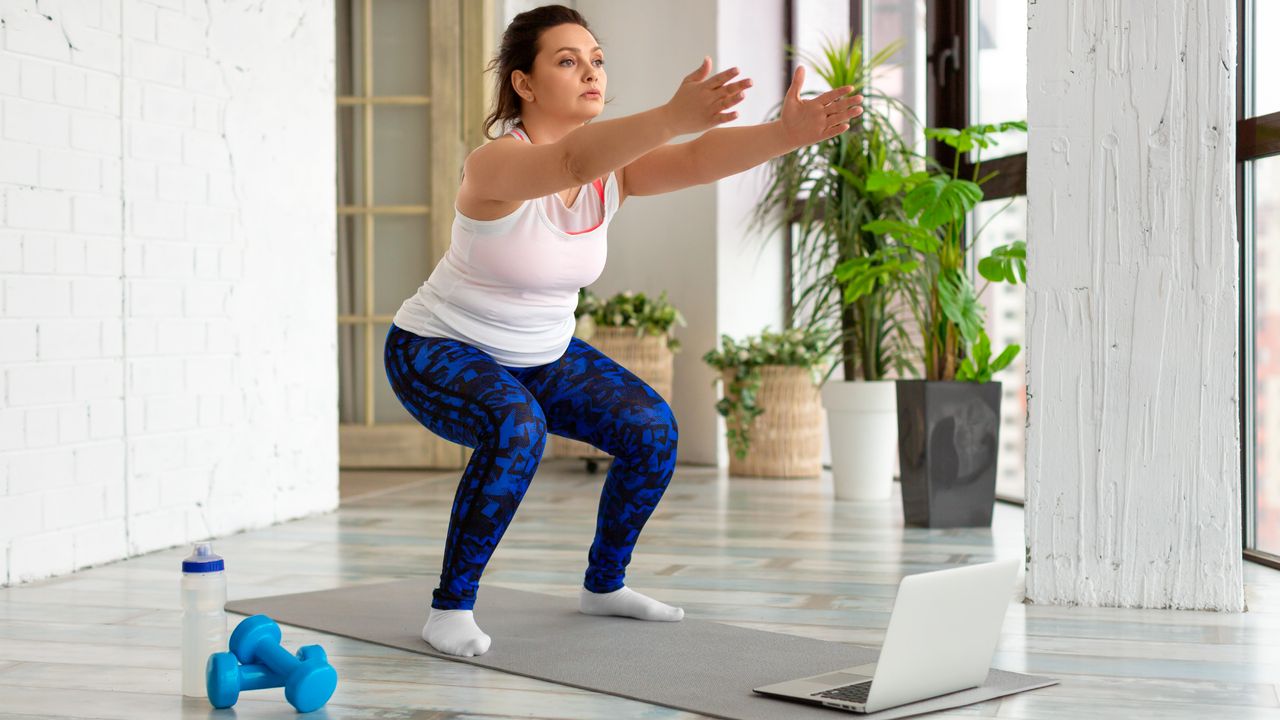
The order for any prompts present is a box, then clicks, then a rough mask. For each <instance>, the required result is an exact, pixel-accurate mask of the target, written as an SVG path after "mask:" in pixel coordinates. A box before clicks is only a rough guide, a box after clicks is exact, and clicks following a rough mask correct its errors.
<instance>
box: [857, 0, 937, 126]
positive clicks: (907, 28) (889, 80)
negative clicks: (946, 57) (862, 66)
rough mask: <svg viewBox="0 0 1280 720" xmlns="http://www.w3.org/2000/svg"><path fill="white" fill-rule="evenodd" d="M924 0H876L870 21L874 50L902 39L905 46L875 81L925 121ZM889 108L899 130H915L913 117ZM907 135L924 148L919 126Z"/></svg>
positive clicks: (876, 74)
mask: <svg viewBox="0 0 1280 720" xmlns="http://www.w3.org/2000/svg"><path fill="white" fill-rule="evenodd" d="M924 19H925V3H924V0H873V2H872V3H871V10H870V18H869V25H868V27H869V28H870V33H869V36H870V40H871V53H872V54H873V55H874V54H875V53H878V52H880V51H881V50H883V49H884V48H885V47H887V46H888V45H890V44H892V43H895V42H898V41H901V42H902V43H903V45H902V48H901V49H900V50H898V52H896V53H894V54H893V55H892V56H890V57H889V58H888V60H887V61H886V62H885V64H884V65H882V66H881V67H880V69H879V70H877V71H876V72H875V75H874V84H875V86H876V87H877V88H878V89H879V91H880V92H881V93H883V94H885V95H888V96H889V97H893V98H896V99H898V100H899V101H901V102H902V104H904V105H906V106H907V107H908V108H910V109H911V111H912V112H914V113H915V114H916V116H917V117H918V118H919V119H920V122H924V120H925V118H926V117H927V115H926V113H925V90H926V88H925V72H926V69H927V68H926V64H925V26H924ZM886 112H887V113H888V114H889V115H890V116H891V117H895V118H896V122H895V124H896V125H897V127H898V132H899V133H903V134H904V137H905V134H906V133H908V132H909V131H912V125H911V123H910V121H909V120H908V119H907V118H906V117H905V116H904V115H903V114H901V113H897V112H889V111H888V109H886ZM911 134H912V137H907V138H906V139H907V140H908V141H909V142H911V143H912V144H913V145H914V146H915V147H916V148H917V149H922V148H923V145H922V143H923V140H924V133H923V132H921V131H920V130H919V129H918V128H917V129H915V130H914V131H912V132H911Z"/></svg>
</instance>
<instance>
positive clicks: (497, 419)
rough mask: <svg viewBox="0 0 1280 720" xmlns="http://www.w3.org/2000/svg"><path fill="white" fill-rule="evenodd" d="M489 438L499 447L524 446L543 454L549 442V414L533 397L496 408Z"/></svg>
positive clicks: (500, 448)
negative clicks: (547, 414)
mask: <svg viewBox="0 0 1280 720" xmlns="http://www.w3.org/2000/svg"><path fill="white" fill-rule="evenodd" d="M492 417H493V427H492V428H491V433H490V434H491V437H490V438H489V439H490V440H491V441H492V442H493V443H494V444H495V445H496V446H497V448H498V450H499V451H501V450H503V449H510V448H513V447H524V448H527V449H528V450H529V451H531V452H536V454H538V455H539V456H541V454H542V451H543V450H544V449H545V447H546V444H547V416H546V414H545V413H544V412H543V410H542V406H541V405H540V404H538V401H537V400H535V399H534V398H533V397H529V398H528V399H527V400H526V401H523V402H512V403H507V404H504V405H502V406H500V407H497V408H494V410H493V412H492Z"/></svg>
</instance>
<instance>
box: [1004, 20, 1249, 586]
mask: <svg viewBox="0 0 1280 720" xmlns="http://www.w3.org/2000/svg"><path fill="white" fill-rule="evenodd" d="M1028 20H1029V26H1030V30H1029V36H1028V43H1027V45H1028V48H1030V50H1029V53H1028V55H1029V57H1028V74H1027V95H1028V101H1029V118H1030V133H1029V137H1028V139H1029V142H1030V150H1029V158H1028V182H1027V185H1028V187H1027V190H1028V203H1029V218H1028V242H1027V248H1028V263H1029V269H1028V281H1029V282H1028V293H1027V338H1028V353H1029V358H1028V360H1029V362H1028V369H1027V385H1028V387H1027V393H1028V397H1029V408H1028V426H1027V506H1026V507H1027V516H1026V522H1027V537H1028V550H1027V555H1028V562H1029V567H1028V573H1027V597H1028V598H1029V599H1030V600H1031V601H1033V602H1038V603H1056V604H1081V605H1108V606H1141V607H1154V608H1160V607H1171V608H1204V609H1215V610H1227V611H1239V610H1241V609H1242V608H1243V605H1244V596H1243V587H1242V578H1241V572H1242V569H1241V530H1240V450H1239V441H1240V438H1239V435H1238V423H1239V391H1238V387H1237V384H1236V375H1237V361H1238V347H1237V324H1238V323H1237V317H1238V307H1239V305H1238V303H1239V298H1238V289H1237V283H1236V278H1237V267H1238V265H1237V257H1238V256H1237V252H1236V237H1235V208H1234V175H1233V173H1234V151H1235V143H1236V140H1235V131H1234V128H1235V123H1234V117H1235V72H1236V65H1235V48H1236V18H1235V7H1234V5H1233V4H1231V3H1221V2H1218V0H1177V1H1176V2H1169V1H1167V0H1135V1H1134V2H1129V3H1064V2H1040V3H1034V4H1032V5H1031V6H1030V13H1029V18H1028Z"/></svg>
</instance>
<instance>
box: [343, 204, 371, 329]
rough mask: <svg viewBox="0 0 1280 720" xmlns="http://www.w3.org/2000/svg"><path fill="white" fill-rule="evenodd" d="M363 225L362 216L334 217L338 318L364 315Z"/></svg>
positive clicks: (366, 307) (365, 308) (365, 307)
mask: <svg viewBox="0 0 1280 720" xmlns="http://www.w3.org/2000/svg"><path fill="white" fill-rule="evenodd" d="M364 222H365V221H364V218H363V217H360V216H356V215H347V216H343V217H340V218H338V250H337V254H338V257H337V266H338V314H339V315H364V314H366V313H367V312H368V307H369V303H367V302H365V271H364V268H365V261H364V256H365V247H364V236H365V230H364ZM376 286H377V285H376V283H375V287H376Z"/></svg>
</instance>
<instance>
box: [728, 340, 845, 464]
mask: <svg viewBox="0 0 1280 720" xmlns="http://www.w3.org/2000/svg"><path fill="white" fill-rule="evenodd" d="M720 343H721V344H720V347H719V348H716V349H714V350H710V351H708V352H707V353H706V354H705V355H703V357H702V360H703V362H705V363H707V364H708V365H710V366H711V367H712V368H715V369H716V370H719V371H720V376H719V377H717V378H716V379H715V380H713V382H715V383H723V384H724V391H723V397H722V398H721V399H720V400H719V401H718V402H717V403H716V411H717V412H718V413H720V415H721V416H722V417H724V418H725V425H726V431H725V432H726V437H727V439H728V441H729V450H730V457H729V474H730V475H734V476H753V477H778V478H790V477H818V476H819V475H820V474H821V473H822V422H821V421H822V416H821V411H822V408H821V406H820V404H819V400H818V386H817V382H818V377H819V376H820V375H821V374H822V371H823V370H824V368H825V365H826V363H827V357H826V355H825V353H824V350H823V348H824V347H825V346H826V345H827V338H826V336H825V333H824V332H823V331H822V330H821V329H819V328H793V329H790V330H784V331H782V332H777V333H775V332H771V331H770V330H769V329H768V327H766V328H765V329H764V331H763V332H761V333H760V335H758V336H752V337H747V338H745V339H743V340H741V341H738V340H734V339H733V338H732V337H730V336H728V335H724V336H721V339H720Z"/></svg>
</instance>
